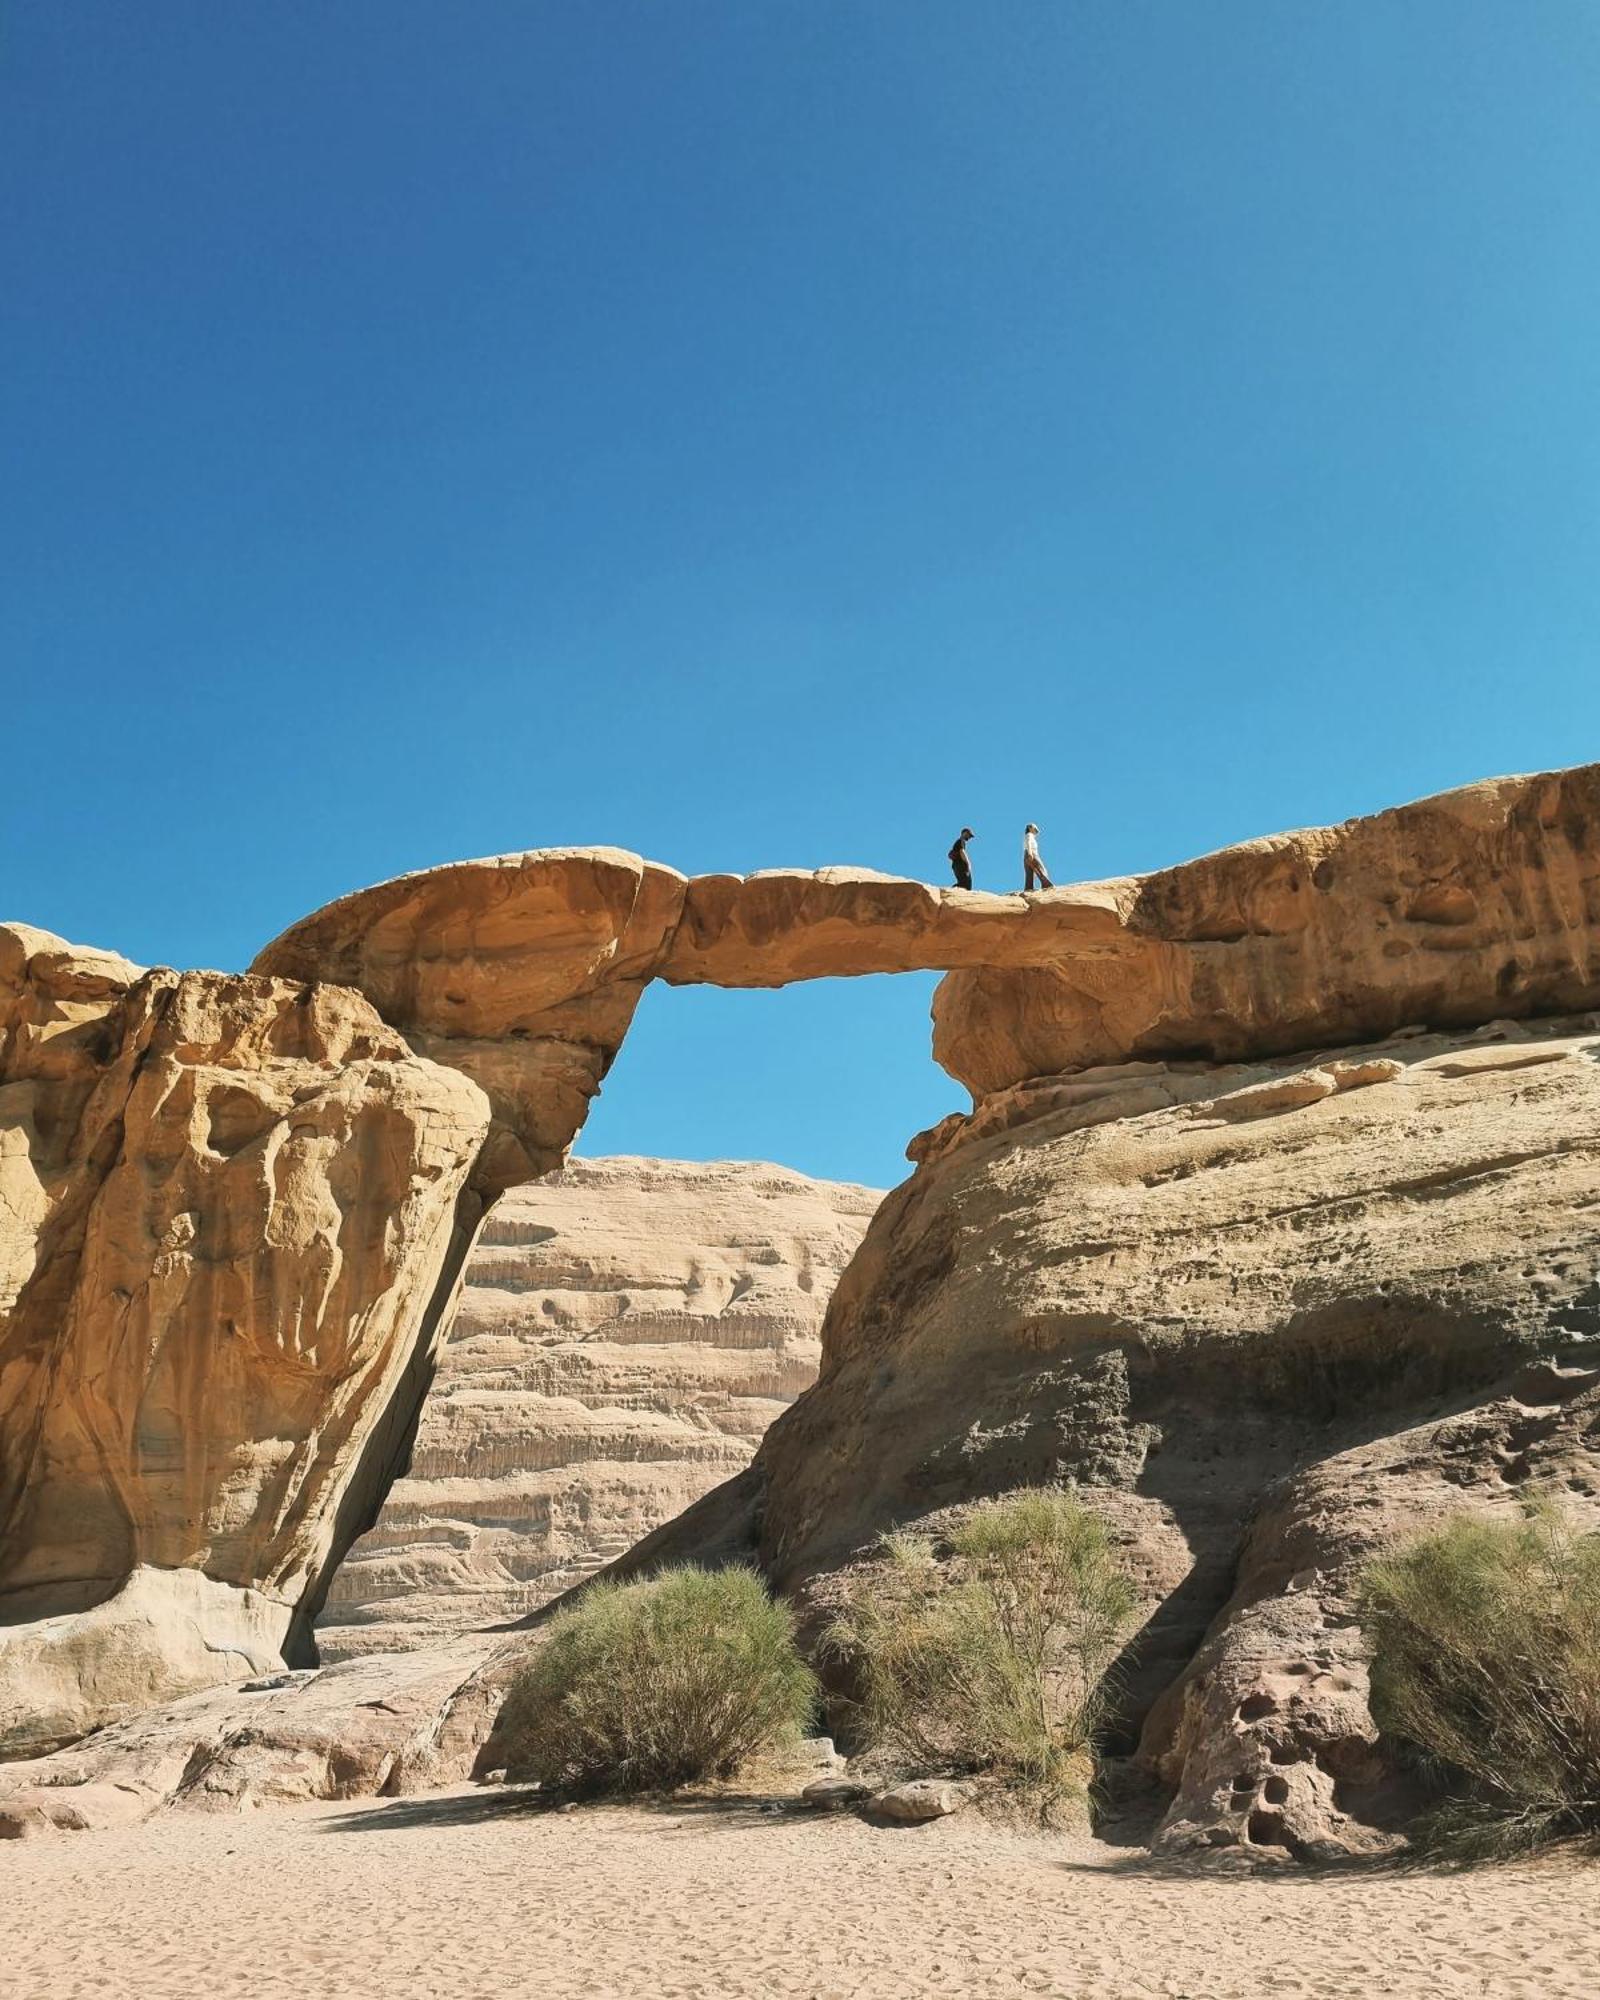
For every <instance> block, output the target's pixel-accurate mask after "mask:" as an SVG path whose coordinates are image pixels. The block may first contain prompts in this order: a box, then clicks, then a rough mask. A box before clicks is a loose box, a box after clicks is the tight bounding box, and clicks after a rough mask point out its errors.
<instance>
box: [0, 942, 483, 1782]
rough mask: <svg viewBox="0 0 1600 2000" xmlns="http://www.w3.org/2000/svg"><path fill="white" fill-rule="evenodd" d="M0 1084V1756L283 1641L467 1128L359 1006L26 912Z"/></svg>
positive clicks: (437, 1076) (373, 1432) (382, 1406)
mask: <svg viewBox="0 0 1600 2000" xmlns="http://www.w3.org/2000/svg"><path fill="white" fill-rule="evenodd" d="M0 1078H3V1085H0V1218H4V1221H3V1224H0V1754H3V1753H4V1752H7V1751H9V1752H11V1753H13V1754H15V1753H17V1752H19V1751H22V1750H26V1749H29V1748H41V1747H46V1746H48V1745H49V1744H51V1743H55V1742H61V1741H64V1740H66V1739H68V1738H70V1737H72V1736H74V1735H78V1734H81V1733H82V1731H83V1730H85V1729H87V1728H90V1727H92V1726H94V1725H95V1724H97V1723H100V1722H103V1721H105V1720H106V1719H108V1717H111V1716H115V1715H117V1714H120V1713H124V1712H127V1711H129V1710H132V1709H134V1708H138V1707H142V1706H147V1705H149V1704H150V1703H151V1702H155V1701H160V1700H163V1699H166V1698H170V1697H171V1696H172V1695H174V1694H178V1693H182V1692H184V1691H186V1690H187V1689H188V1688H191V1687H194V1686H197V1685H203V1684H205V1683H207V1682H210V1681H224V1680H232V1679H236V1678H238V1677H239V1676H240V1675H241V1673H245V1672H249V1671H252V1670H259V1669H261V1668H264V1667H268V1666H270V1665H272V1664H274V1663H276V1664H278V1665H281V1664H282V1662H283V1660H284V1659H286V1658H293V1657H296V1656H298V1655H299V1654H301V1653H303V1652H304V1650H305V1647H306V1642H307V1631H306V1620H307V1618H308V1617H309V1616H310V1615H311V1614H312V1613H314V1612H315V1610H316V1608H317V1605H318V1603H319V1602H320V1597H321V1593H322V1590H323V1589H324V1587H325V1585H326V1581H327V1576H328V1573H329V1571H330V1569H331V1568H332V1566H333V1564H334V1563H335V1562H336V1561H337V1560H338V1557H339V1556H340V1555H341V1554H342V1553H343V1549H344V1547H345V1546H346V1544H347V1543H348V1541H349V1540H350V1539H351V1538H352V1537H353V1535H354V1534H355V1533H356V1531H357V1529H358V1527H359V1526H360V1525H362V1521H361V1516H362V1514H363V1513H364V1512H365V1511H367V1510H370V1509H371V1508H372V1507H373V1506H375V1504H376V1500H377V1497H378V1495H379V1494H380V1493H381V1492H382V1490H383V1488H384V1486H385V1485H386V1484H387V1481H388V1479H389V1477H390V1476H392V1472H393V1470H394V1467H395V1464H396V1462H397V1460H398V1458H399V1457H400V1456H401V1455H403V1449H404V1442H405V1440H404V1437H403V1436H402V1435H400V1434H399V1433H398V1432H396V1431H393V1430H392V1429H391V1426H393V1425H394V1424H395V1421H396V1411H397V1409H403V1408H404V1406H405V1404H406V1401H407V1399H406V1398H405V1397H404V1396H403V1395H402V1394H401V1393H400V1392H401V1389H402V1384H403V1383H404V1382H405V1381H406V1380H407V1378H408V1375H412V1374H413V1373H414V1371H416V1370H417V1369H419V1368H420V1367H422V1366H424V1365H425V1363H426V1359H427V1352H428V1349H429V1347H430V1345H431V1342H432V1340H433V1337H434V1335H435V1334H436V1332H437V1328H438V1324H439V1320H440V1316H441V1314H442V1311H443V1309H444V1306H445V1305H446V1304H447V1303H448V1301H449V1298H450V1296H451V1293H452V1290H453V1284H454V1280H455V1277H456V1274H457V1273H458V1272H459V1268H460V1263H461V1260H462V1258H463V1257H464V1255H465V1250H466V1247H467V1243H468V1241H469V1240H470V1234H471V1230H472V1227H473V1226H474V1225H475V1223H476V1219H477V1208H476V1205H475V1203H474V1201H473V1198H472V1197H471V1196H470V1195H469V1194H468V1192H467V1179H468V1175H469V1172H470V1170H471V1167H472V1165H473V1162H474V1160H475V1158H476V1156H477V1153H478V1150H479V1148H480V1146H481V1145H482V1143H483V1141H484V1138H485V1135H486V1134H487V1131H488V1128H489V1122H490V1121H489V1107H488V1104H487V1101H486V1100H485V1098H484V1096H483V1094H482V1092H480V1091H479V1090H478V1089H477V1088H476V1087H475V1086H474V1085H473V1084H471V1083H470V1082H468V1081H467V1079H466V1078H465V1077H463V1076H462V1075H460V1074H459V1073H458V1072H457V1071H456V1070H454V1069H448V1068H443V1067H440V1066H439V1065H436V1064H434V1063H430V1062H426V1061H423V1060H421V1059H419V1058H418V1057H416V1056H414V1055H413V1054H412V1053H411V1051H410V1050H409V1049H408V1048H407V1047H406V1045H405V1044H404V1042H403V1041H401V1039H400V1038H399V1037H398V1036H397V1035H396V1034H395V1032H394V1031H393V1030H392V1029H391V1028H389V1027H388V1026H386V1025H385V1023H384V1022H382V1021H381V1020H380V1019H379V1018H378V1016H377V1015H376V1014H375V1013H374V1011H373V1009H372V1007H371V1006H370V1005H369V1003H368V1002H367V1001H365V1000H364V999H363V998H362V997H361V996H360V995H359V994H356V993H351V992H348V991H344V990H341V989H337V988H332V987H305V986H298V985H293V984H290V983H287V982H285V981H281V980H273V979H265V978H250V977H247V978H227V977H224V976H223V975H221V974H217V973H204V972H195V973H183V974H179V973H175V972H170V971H162V970H158V971H154V972H141V971H140V970H139V969H138V968H137V967H135V966H131V965H129V964H127V963H126V961H123V960H119V959H115V958H113V957H111V956H110V955H108V954H105V953H94V952H79V951H77V950H75V949H74V948H73V947H71V946H68V945H65V944H63V943H62V941H61V940H60V939H58V938H52V937H50V936H48V935H47V934H45V933H42V932H37V931H27V930H23V929H21V928H20V927H15V928H10V927H8V928H3V929H0ZM403 1428H404V1419H403V1418H402V1419H401V1429H402V1430H403Z"/></svg>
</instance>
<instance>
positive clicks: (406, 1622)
mask: <svg viewBox="0 0 1600 2000" xmlns="http://www.w3.org/2000/svg"><path fill="white" fill-rule="evenodd" d="M881 1198H882V1197H881V1196H880V1195H879V1194H878V1193H877V1192H875V1191H873V1190H871V1189H867V1188H857V1187H845V1186H841V1185H838V1184H836V1183H834V1182H830V1181H815V1180H808V1179H806V1178H805V1177H804V1176H803V1175H800V1174H793V1173H789V1172H786V1171H785V1170H784V1169H783V1168H781V1167H769V1166H756V1165H750V1164H747V1163H743V1162H729V1161H721V1162H717V1163H715V1164H712V1165H701V1164H698V1163H696V1162H693V1161H680V1160H636V1159H602V1160H574V1161H573V1162H572V1164H571V1165H570V1166H568V1167H567V1168H566V1170H565V1171H564V1172H562V1173H558V1174H555V1175H553V1176H551V1177H550V1178H549V1179H548V1180H544V1181H540V1182H538V1183H536V1184H535V1185H534V1186H532V1187H527V1188H520V1189H517V1190H515V1191H514V1192H512V1193H510V1194H507V1195H506V1196H505V1197H504V1198H503V1199H502V1200H501V1202H500V1203H499V1205H498V1206H497V1207H496V1209H495V1210H494V1213H493V1214H492V1215H491V1216H490V1218H489V1220H488V1222H487V1223H486V1224H485V1225H484V1229H483V1233H482V1235H481V1237H480V1238H479V1241H478V1246H477V1248H476V1250H475V1251H474V1252H473V1254H472V1257H471V1259H470V1260H469V1262H468V1266H467V1275H466V1282H465V1285H464V1288H463V1291H462V1295H461V1301H460V1304H459V1306H458V1307H457V1310H456V1316H455V1320H454V1322H453V1324H452V1326H451V1329H450V1332H449V1334H448V1336H447V1338H446V1341H445V1344H444V1347H443V1350H442V1353H441V1357H440V1364H439V1372H438V1376H437V1378H436V1380H435V1382H434V1385H433V1388H432V1389H431V1390H430V1391H429V1394H428V1398H427V1401H426V1402H425V1403H424V1405H423V1410H422V1419H421V1423H420V1426H419V1429H418V1432H417V1439H416V1445H415V1448H414V1450H413V1453H412V1458H411V1464H410V1467H409V1469H408V1471H407V1472H406V1474H405V1475H404V1477H402V1478H401V1479H399V1480H397V1481H396V1482H395V1485H394V1487H393V1489H392V1490H391V1492H390V1494H389V1497H388V1499H387V1501H385V1503H384V1507H383V1512H382V1513H381V1514H380V1515H379V1517H378V1520H377V1522H376V1523H375V1524H374V1526H373V1527H372V1528H371V1529H370V1530H369V1531H368V1532H367V1533H366V1534H365V1535H363V1536H362V1537H361V1539H360V1540H359V1541H358V1542H357V1543H356V1544H355V1546H354V1548H352V1549H351V1551H350V1553H349V1555H348V1557H347V1558H346V1559H345V1561H344V1563H343V1565H342V1566H341V1568H340V1570H339V1572H338V1574H337V1576H336V1577H335V1578H334V1582H333V1588H332V1590H331V1591H330V1593H329V1597H328V1603H327V1606H326V1609H325V1610H324V1612H323V1616H322V1619H321V1622H320V1623H319V1625H318V1628H317V1640H318V1645H319V1648H320V1650H321V1652H322V1656H323V1658H324V1659H330V1658H331V1659H337V1658H342V1657H346V1656H348V1655H350V1654H353V1653H358V1652H361V1653H365V1652H373V1651H378V1650H388V1649H393V1648H402V1647H412V1646H420V1645H424V1644H432V1643H435V1642H436V1641H437V1640H438V1639H439V1638H440V1637H441V1636H446V1635H450V1634H453V1633H458V1632H462V1631H466V1630H471V1629H484V1628H487V1627H491V1626H494V1625H500V1624H506V1623H509V1622H511V1621H513V1620H515V1619H517V1618H519V1617H522V1616H524V1615H525V1614H527V1613H528V1612H530V1611H533V1610H535V1609H536V1608H537V1607H538V1606H539V1605H541V1604H544V1603H546V1602H548V1600H549V1599H550V1598H552V1597H554V1596H556V1595H558V1594H559V1593H560V1592H561V1591H563V1590H566V1589H568V1588H570V1586H571V1585H573V1584H575V1583H577V1582H579V1581H580V1580H581V1579H582V1578H583V1577H584V1576H586V1575H588V1574H589V1573H590V1572H591V1571H592V1570H594V1569H597V1568H599V1567H600V1566H601V1565H602V1564H603V1563H605V1562H608V1561H610V1560H611V1559H612V1558H614V1557H616V1556H619V1555H621V1554H622V1553H623V1552H624V1551H625V1550H626V1549H629V1548H631V1547H632V1546H633V1544H634V1543H635V1542H637V1541H639V1540H640V1539H641V1538H642V1537H643V1536H644V1535H646V1534H648V1533H649V1532H650V1531H651V1530H652V1529H654V1528H657V1527H660V1526H661V1525H662V1523H664V1522H666V1521H668V1520H671V1519H672V1518H673V1517H674V1516H675V1515H677V1514H679V1513H681V1512H682V1511H683V1509H684V1508H685V1507H687V1506H688V1505H689V1504H690V1503H691V1502H692V1501H694V1500H697V1499H698V1498H699V1497H700V1495H701V1494H702V1493H704V1492H706V1491H707V1490H708V1489H709V1488H710V1487H712V1486H715V1485H717V1484H719V1483H720V1482H721V1481H722V1480H724V1479H726V1478H728V1477H729V1476H730V1475H731V1474H733V1473H735V1472H737V1471H738V1470H739V1469H740V1468H741V1467H742V1466H744V1465H745V1464H747V1463H748V1461H749V1459H750V1456H751V1454H752V1453H753V1452H754V1450H755V1448H756V1445H757V1444H758V1443H759V1441H760V1439H761V1436H762V1434H763V1432H764V1431H765V1430H766V1429H767V1426H768V1425H769V1424H770V1423H771V1422H772V1419H773V1418H774V1417H775V1416H777V1415H778V1414H779V1412H780V1411H781V1410H783V1409H786V1408H787V1407H788V1405H789V1404H790V1403H792V1402H793V1401H794V1399H795V1397H796V1396H797V1395H798V1394H799V1393H800V1391H801V1390H802V1389H804V1388H805V1387H806V1386H807V1385H808V1384H809V1383H810V1382H811V1381H812V1380H813V1379H814V1377H815V1375H816V1372H817V1358H818V1354H819V1351H820V1349H819V1342H818V1335H819V1332H820V1330H821V1325H822V1315H823V1311H824V1309H825V1307H826V1305H827V1302H828V1298H829V1296H830V1295H831V1293H832V1291H833V1287H834V1285H835V1283H836V1282H837V1280H838V1277H839V1273H840V1272H841V1271H842V1270H843V1269H844V1267H845V1265H846V1264H847V1263H848V1262H849V1260H850V1257H851V1255H852V1254H853V1253H854V1250H855V1247H856V1245H857V1243H859V1241H860V1240H861V1236H862V1233H863V1231H864V1230H865V1228H866V1225H867V1222H868V1220H869V1218H870V1217H871V1214H872V1211H873V1209H874V1208H875V1207H876V1206H877V1204H878V1202H879V1201H880V1200H881Z"/></svg>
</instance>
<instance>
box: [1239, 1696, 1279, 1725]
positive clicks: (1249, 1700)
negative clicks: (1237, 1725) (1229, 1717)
mask: <svg viewBox="0 0 1600 2000" xmlns="http://www.w3.org/2000/svg"><path fill="white" fill-rule="evenodd" d="M1277 1705H1278V1704H1277V1703H1276V1702H1275V1701H1274V1700H1273V1698H1272V1696H1271V1695H1270V1694H1247V1695H1246V1696H1245V1698H1244V1700H1243V1701H1241V1702H1240V1704H1239V1720H1240V1721H1241V1722H1259V1721H1260V1720H1261V1718H1262V1716H1264V1715H1270V1714H1271V1713H1272V1711H1273V1710H1274V1709H1275V1708H1276V1707H1277Z"/></svg>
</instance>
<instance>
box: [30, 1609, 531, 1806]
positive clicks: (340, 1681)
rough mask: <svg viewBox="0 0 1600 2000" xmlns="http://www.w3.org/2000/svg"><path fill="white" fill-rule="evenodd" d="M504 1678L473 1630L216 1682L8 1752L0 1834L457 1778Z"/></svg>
mask: <svg viewBox="0 0 1600 2000" xmlns="http://www.w3.org/2000/svg"><path fill="white" fill-rule="evenodd" d="M503 1685H504V1675H503V1672H502V1671H501V1670H500V1668H499V1667H498V1666H497V1663H496V1660H495V1656H494V1654H493V1651H492V1642H490V1641H487V1640H484V1639H468V1640H457V1641H455V1642H453V1643H452V1644H450V1645H447V1646H438V1647H431V1648H428V1649H425V1650H421V1651H418V1652H413V1653H405V1654H389V1655H377V1656H374V1657H372V1658H370V1659H361V1660H350V1661H345V1662H343V1663H341V1664H339V1665H337V1666H332V1667H327V1668H324V1669H322V1670H321V1671H314V1672H307V1673H297V1674H291V1675H285V1676H276V1677H272V1678H271V1679H269V1680H265V1681H257V1682H246V1683H244V1684H243V1685H236V1686H230V1687H215V1688H210V1689H208V1690H206V1691H205V1692H203V1693H200V1694H195V1695H190V1696H188V1697H186V1698H185V1699H183V1700H180V1701H174V1702H168V1703H166V1704H164V1705H161V1706H158V1707H154V1708H151V1709H148V1710H146V1711H145V1712H143V1713H140V1714H137V1715H134V1716H131V1717H129V1718H128V1719H127V1720H125V1721H122V1722H117V1723H112V1724H110V1725H109V1726H108V1727H106V1728H104V1729H102V1730H100V1731H98V1732H97V1733H96V1734H95V1735H93V1736H90V1737H88V1738H87V1739H86V1740H85V1741H84V1742H82V1743H80V1744H76V1745H73V1746H72V1747H70V1748H68V1749H63V1750H58V1751H55V1752H53V1753H52V1754H50V1755H47V1756H43V1757H38V1758H32V1759H28V1760H22V1761H17V1762H12V1763H0V1839H8V1838H9V1839H19V1838H28V1837H31V1836H35V1835H39V1834H49V1833H58V1832H60V1833H69V1832H85V1831H94V1830H97V1829H99V1828H102V1827H110V1826H120V1825H126V1824H129V1823H131V1822H134V1821H138V1820H143V1819H148V1818H150V1817H151V1816H152V1815H153V1814H156V1813H163V1812H209V1813H228V1812H246V1811H250V1810H253V1809H254V1808H256V1807H259V1806H268V1805H285V1804H294V1803H297V1802H299V1801H302V1800H307V1799H349V1798H367V1797H372V1796H374V1795H377V1794H380V1793H381V1794H383V1795H384V1796H387V1797H394V1796H399V1795H402V1794H405V1793H409V1792H413V1791H421V1790H427V1789H430V1788H432V1787H435V1786H439V1785H445V1784H451V1783H459V1782H460V1781H461V1780H463V1779H464V1778H465V1777H466V1776H467V1774H468V1772H469V1771H470V1769H471V1767H472V1763H473V1760H474V1758H475V1757H476V1755H477V1753H478V1749H479V1746H480V1745H481V1743H482V1742H483V1740H484V1738H485V1737H486V1736H487V1734H488V1731H489V1726H490V1724H491V1722H492V1720H493V1716H494V1712H495V1709H496V1707H497V1706H498V1698H499V1695H500V1692H501V1690H502V1688H503Z"/></svg>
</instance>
